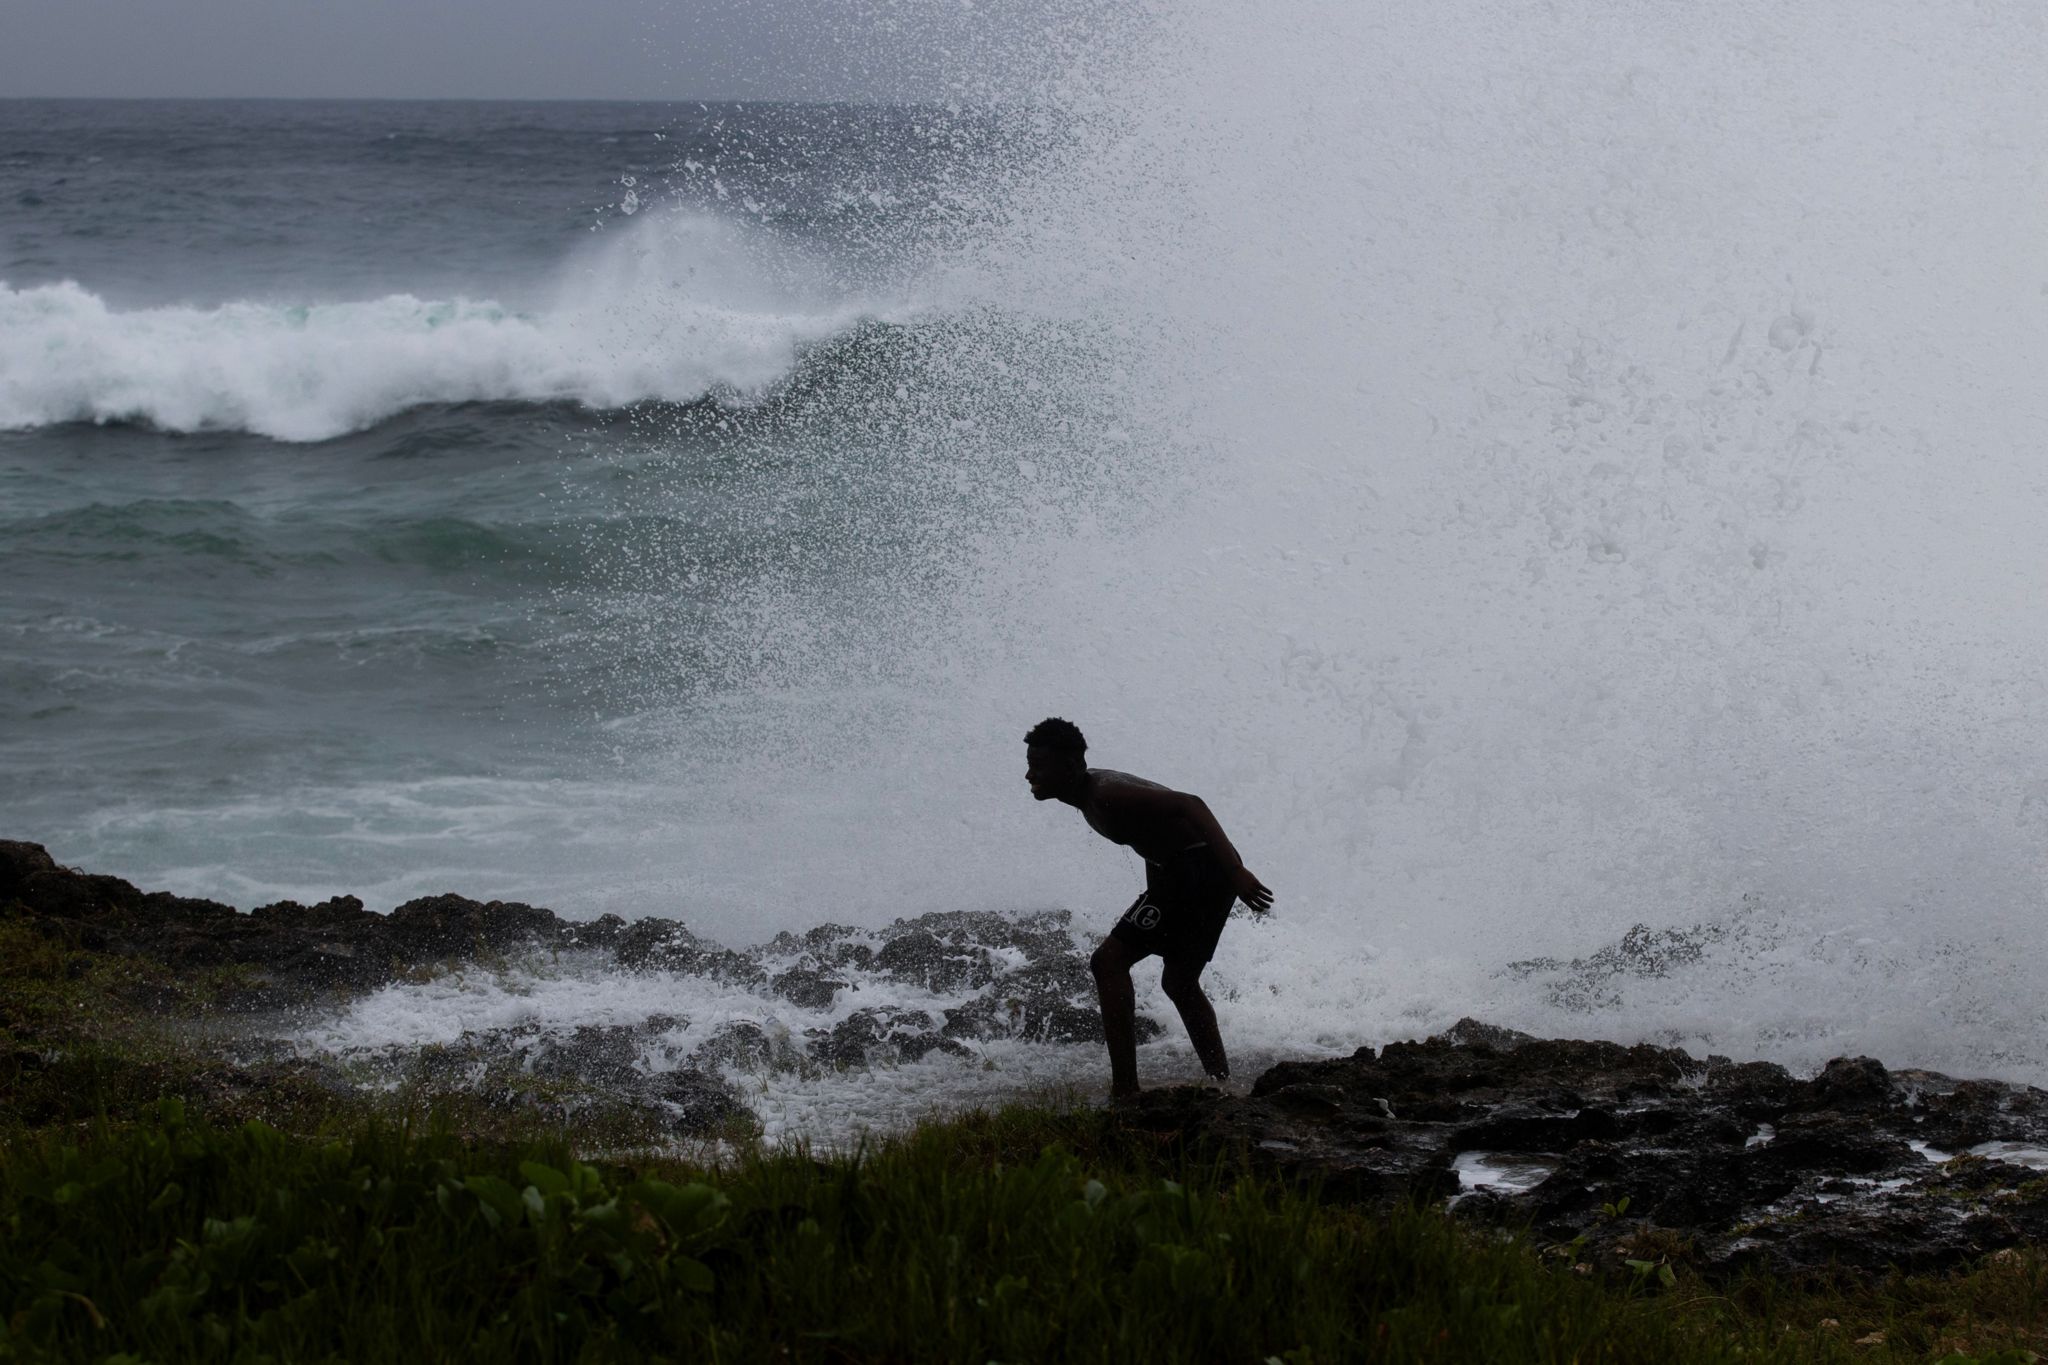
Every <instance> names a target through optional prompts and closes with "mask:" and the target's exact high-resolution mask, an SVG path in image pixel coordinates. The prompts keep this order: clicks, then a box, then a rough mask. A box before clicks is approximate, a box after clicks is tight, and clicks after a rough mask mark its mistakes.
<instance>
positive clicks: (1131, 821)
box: [1080, 768, 1204, 862]
mask: <svg viewBox="0 0 2048 1365" xmlns="http://www.w3.org/2000/svg"><path fill="white" fill-rule="evenodd" d="M1171 790H1173V789H1172V788H1171V787H1167V786H1163V785H1161V784H1160V783H1157V782H1149V781H1147V780H1146V779H1144V778H1142V777H1134V776H1132V775H1131V774H1130V773H1120V772H1118V771H1116V770H1115V769H1114V768H1090V769H1089V770H1088V791H1087V793H1086V794H1085V795H1084V796H1083V797H1082V798H1081V801H1080V810H1081V815H1082V818H1084V819H1086V820H1087V821H1088V827H1089V828H1090V829H1093V830H1094V831H1095V832H1096V833H1097V834H1100V835H1101V836H1102V837H1103V838H1105V839H1107V840H1109V841H1110V842H1111V843H1113V844H1123V845H1125V846H1126V847H1128V848H1130V849H1131V850H1132V851H1133V852H1135V853H1136V854H1137V855H1138V856H1139V857H1141V858H1144V859H1146V860H1148V861H1150V862H1164V861H1165V860H1166V859H1168V858H1170V857H1172V856H1173V855H1175V854H1177V853H1183V852H1185V851H1187V850H1188V849H1189V848H1192V847H1194V846H1196V845H1199V844H1201V843H1203V842H1204V840H1203V838H1202V834H1201V831H1200V830H1198V829H1197V828H1196V827H1195V825H1194V824H1193V822H1192V821H1190V820H1188V819H1187V818H1186V817H1185V816H1179V815H1172V816H1161V815H1158V814H1156V813H1154V812H1153V811H1151V810H1148V809H1146V808H1145V807H1144V806H1143V805H1141V804H1139V803H1136V802H1130V801H1124V800H1119V797H1122V796H1125V795H1127V794H1134V793H1136V792H1138V791H1154V792H1163V791H1171Z"/></svg>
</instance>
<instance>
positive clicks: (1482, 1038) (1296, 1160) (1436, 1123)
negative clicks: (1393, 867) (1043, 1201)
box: [1128, 1020, 2048, 1272]
mask: <svg viewBox="0 0 2048 1365" xmlns="http://www.w3.org/2000/svg"><path fill="white" fill-rule="evenodd" d="M1128 1112H1129V1113H1130V1116H1131V1121H1132V1122H1133V1123H1134V1124H1137V1125H1139V1126H1141V1127H1144V1128H1148V1129H1151V1130H1154V1131H1156V1132H1158V1133H1160V1134H1161V1135H1162V1136H1163V1137H1171V1138H1174V1139H1177V1140H1179V1141H1182V1142H1189V1143H1207V1144H1220V1145H1223V1146H1226V1147H1228V1148H1231V1149H1233V1150H1236V1151H1238V1152H1240V1153H1242V1154H1243V1155H1244V1156H1245V1157H1247V1158H1248V1159H1249V1160H1251V1161H1252V1162H1253V1163H1255V1164H1257V1165H1260V1166H1263V1167H1266V1168H1269V1169H1272V1170H1275V1171H1278V1172H1281V1173H1284V1174H1286V1175H1289V1176H1296V1177H1305V1178H1311V1179H1313V1180H1315V1181H1317V1182H1319V1183H1320V1185H1321V1187H1322V1188H1323V1189H1324V1191H1325V1192H1326V1194H1328V1195H1329V1196H1330V1197H1333V1198H1342V1199H1347V1200H1363V1201H1365V1202H1368V1203H1374V1204H1386V1203H1390V1202H1393V1201H1397V1200H1401V1199H1410V1198H1421V1199H1434V1198H1439V1197H1443V1196H1446V1195H1457V1196H1458V1198H1457V1199H1456V1202H1455V1204H1454V1208H1455V1210H1456V1211H1457V1212H1458V1213H1459V1214H1460V1215H1461V1216H1465V1217H1470V1218H1475V1219H1480V1220H1486V1221H1495V1222H1499V1223H1502V1224H1506V1225H1520V1224H1527V1225H1529V1226H1532V1227H1533V1228H1534V1229H1535V1231H1536V1232H1537V1233H1538V1235H1540V1236H1542V1237H1544V1238H1548V1239H1550V1240H1552V1241H1554V1242H1556V1243H1558V1244H1562V1245H1570V1246H1572V1247H1573V1248H1574V1255H1575V1256H1580V1257H1585V1258H1588V1259H1594V1260H1598V1259H1599V1258H1600V1257H1603V1256H1604V1257H1606V1258H1608V1261H1609V1263H1611V1264H1618V1262H1619V1260H1620V1259H1624V1258H1627V1257H1630V1256H1633V1255H1635V1254H1637V1253H1638V1252H1640V1251H1641V1250H1642V1248H1644V1247H1645V1246H1684V1247H1688V1248H1690V1255H1691V1256H1692V1257H1693V1259H1694V1260H1695V1261H1696V1262H1697V1263H1698V1264H1699V1265H1700V1266H1702V1267H1706V1268H1714V1269H1727V1268H1733V1267H1738V1266H1741V1265H1745V1264H1762V1265H1764V1266H1767V1267H1768V1268H1770V1269H1772V1270H1776V1271H1780V1272H1786V1271H1806V1270H1820V1269H1824V1268H1827V1267H1830V1266H1833V1267H1837V1268H1840V1269H1846V1270H1850V1271H1858V1272H1861V1271H1869V1272H1878V1271H1882V1270H1884V1269H1885V1268H1887V1267H1889V1266H1899V1267H1902V1268H1906V1269H1913V1270H1931V1269H1939V1268H1942V1267H1947V1266H1952V1265H1956V1264H1960V1263H1962V1262H1965V1261H1967V1260H1969V1259H1971V1258H1972V1257H1976V1256H1980V1255H1983V1254H1985V1253H1988V1252H1990V1251H1993V1250H1996V1249H1998V1248H2001V1247H2005V1246H2010V1245H2014V1244H2016V1243H2019V1242H2034V1243H2038V1242H2039V1241H2041V1240H2042V1239H2043V1238H2044V1237H2048V1178H2044V1176H2043V1172H2042V1171H2041V1170H2040V1169H2036V1168H2034V1167H2029V1166H2027V1165H2021V1164H2014V1163H2012V1162H2010V1161H2006V1160H2000V1159H1997V1157H1998V1154H1999V1152H2008V1153H2009V1152H2011V1151H2015V1150H2018V1151H2024V1152H2030V1153H2033V1155H2030V1156H2028V1160H2030V1161H2033V1162H2035V1163H2036V1166H2038V1165H2039V1164H2040V1163H2042V1162H2043V1161H2044V1160H2048V1152H2043V1151H2042V1150H2041V1149H2043V1148H2048V1093H2044V1092H2042V1091H2039V1090H2034V1089H2030V1088H2028V1087H2025V1086H2018V1085H2007V1084H2003V1083H1999V1082H1991V1081H1953V1080H1950V1079H1948V1078H1947V1077H1942V1076H1937V1075H1934V1074H1932V1073H1928V1072H1887V1071H1886V1070H1885V1068H1884V1067H1883V1066H1882V1065H1880V1064H1879V1063H1877V1062H1874V1061H1872V1060H1871V1059H1869V1058H1867V1057H1858V1058H1841V1059H1837V1060H1836V1061H1834V1062H1831V1063H1830V1064H1829V1065H1828V1066H1827V1067H1826V1068H1825V1069H1824V1070H1823V1071H1822V1072H1821V1074H1820V1075H1818V1076H1816V1077H1814V1078H1813V1079H1812V1080H1808V1081H1801V1080H1798V1079H1796V1078H1794V1077H1793V1076H1791V1075H1790V1074H1789V1073H1787V1072H1786V1071H1785V1070H1784V1069H1783V1068H1782V1067H1777V1066H1772V1065H1770V1064H1768V1063H1758V1062H1752V1063H1745V1064H1741V1065H1737V1064H1734V1063H1730V1062H1728V1061H1727V1060H1726V1059H1723V1058H1715V1059H1711V1060H1710V1061H1704V1062H1703V1061H1700V1060H1698V1059H1696V1058H1693V1057H1691V1056H1690V1055H1688V1054H1686V1053H1684V1052H1682V1051H1679V1050H1677V1049H1675V1048H1660V1047H1652V1046H1648V1045H1639V1046H1635V1047H1624V1046H1622V1045H1620V1044H1616V1043H1604V1042H1573V1041H1563V1040H1547V1039H1536V1038H1530V1037H1528V1036H1527V1035H1522V1034H1512V1033H1509V1032H1508V1031H1506V1030H1499V1029H1495V1028H1492V1027H1491V1026H1488V1025H1483V1024H1477V1023H1475V1022H1473V1021H1470V1020H1465V1021H1461V1022H1460V1023H1459V1024H1458V1025H1457V1026H1455V1027H1454V1028H1452V1029H1451V1030H1449V1031H1447V1032H1446V1033H1444V1034H1441V1035H1438V1036H1437V1037H1435V1038H1431V1039H1430V1040H1428V1041H1427V1042H1423V1043H1394V1044H1391V1045H1389V1046H1388V1047H1386V1048H1385V1049H1384V1050H1382V1051H1380V1052H1378V1053H1375V1052H1374V1051H1373V1050H1372V1049H1370V1048H1362V1049H1360V1050H1359V1051H1358V1052H1356V1053H1354V1054H1353V1055H1352V1056H1350V1057H1346V1058H1338V1059H1333V1060H1329V1061H1321V1062H1285V1063H1282V1064H1280V1065H1279V1066H1276V1067H1274V1068H1272V1069H1271V1070H1270V1071H1268V1072H1266V1073H1265V1074H1264V1075H1263V1076H1261V1077H1259V1079H1258V1080H1257V1082H1256V1083H1255V1084H1254V1085H1253V1087H1252V1092H1251V1095H1250V1096H1249V1097H1247V1098H1245V1099H1242V1100H1234V1099H1230V1098H1227V1097H1222V1096H1219V1095H1215V1094H1213V1093H1208V1092H1198V1091H1190V1090H1185V1089H1183V1090H1168V1091H1164V1092H1158V1093H1148V1094H1146V1095H1144V1096H1141V1097H1140V1098H1139V1100H1138V1101H1137V1103H1135V1104H1134V1105H1132V1106H1131V1108H1130V1110H1129V1111H1128ZM2001 1143H2003V1144H2014V1146H2013V1147H2011V1148H1995V1149H1991V1156H1990V1158H1989V1159H1987V1157H1985V1156H1981V1155H1974V1156H1973V1155H1969V1154H1967V1151H1968V1148H1970V1147H1973V1146H1975V1147H1980V1148H1981V1147H1984V1146H1985V1144H2001ZM1956 1153H1962V1154H1961V1155H1954V1154H1956ZM1461 1161H1468V1162H1469V1161H1479V1162H1482V1163H1502V1164H1505V1163H1507V1162H1515V1163H1530V1162H1533V1163H1536V1171H1537V1174H1538V1175H1539V1176H1541V1177H1542V1178H1540V1179H1536V1180H1534V1181H1533V1182H1532V1183H1531V1184H1530V1185H1529V1187H1527V1188H1523V1189H1519V1190H1516V1189H1512V1188H1499V1187H1497V1188H1494V1189H1491V1190H1485V1189H1481V1190H1466V1191H1463V1192H1462V1193H1461V1192H1460V1187H1461V1183H1462V1181H1461V1177H1460V1175H1459V1173H1458V1165H1459V1163H1460V1162H1461ZM1546 1170H1547V1175H1546V1174H1545V1171H1546ZM1660 1254H1661V1253H1660Z"/></svg>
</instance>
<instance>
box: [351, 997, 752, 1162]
mask: <svg viewBox="0 0 2048 1365" xmlns="http://www.w3.org/2000/svg"><path fill="white" fill-rule="evenodd" d="M650 1022H651V1021H650ZM665 1032H667V1030H665V1029H657V1028H651V1027H649V1026H648V1025H640V1026H637V1027H636V1026H629V1025H603V1026H586V1027H582V1028H576V1029H572V1030H569V1031H567V1032H558V1031H557V1032H551V1031H548V1030H544V1029H541V1028H539V1027H537V1026H535V1025H531V1024H527V1025H522V1026H519V1027H516V1028H505V1029H484V1030H477V1031H473V1032H470V1033H465V1034H463V1035H462V1037H461V1038H460V1039H459V1040H457V1041H456V1042H453V1043H440V1044H433V1045H430V1046H427V1047H422V1048H389V1049H384V1050H382V1051H381V1053H379V1054H375V1055H365V1056H359V1057H357V1058H356V1059H355V1061H356V1062H357V1064H358V1065H363V1066H367V1067H369V1068H370V1069H371V1070H372V1071H373V1072H377V1073H381V1074H383V1075H387V1076H390V1077H391V1078H393V1079H395V1080H397V1081H398V1082H399V1083H400V1084H401V1085H403V1086H405V1087H406V1088H407V1089H408V1090H409V1091H411V1092H412V1093H413V1094H415V1095H417V1096H419V1097H422V1098H426V1099H434V1098H436V1097H440V1096H455V1095H468V1096H477V1097H480V1098H482V1099H483V1100H485V1101H486V1102H488V1103H489V1104H491V1105H492V1106H494V1107H496V1108H498V1109H500V1110H504V1111H510V1112H520V1111H523V1112H526V1113H530V1114H532V1115H534V1116H535V1117H538V1118H541V1119H544V1120H547V1121H549V1122H555V1123H579V1122H584V1121H587V1120H588V1119H590V1118H592V1117H593V1116H605V1117H609V1118H610V1119H612V1120H613V1121H614V1122H624V1123H626V1124H629V1125H630V1126H632V1127H634V1128H637V1129H640V1130H643V1131H645V1130H651V1131H655V1132H663V1133H667V1134H670V1135H672V1136H676V1137H698V1136H704V1135H707V1134H717V1133H720V1132H722V1131H724V1129H725V1128H726V1126H727V1125H729V1124H731V1123H733V1122H734V1121H736V1120H738V1121H742V1122H744V1121H745V1120H746V1118H747V1116H748V1110H747V1108H746V1105H745V1104H744V1103H743V1102H742V1101H741V1100H740V1098H739V1096H738V1095H737V1094H736V1093H735V1092H734V1090H733V1088H732V1086H731V1085H730V1084H729V1083H728V1082H726V1081H725V1080H723V1079H721V1078H720V1077H718V1076H716V1075H714V1074H713V1073H711V1072H708V1071H705V1070H703V1069H702V1068H700V1067H698V1066H696V1065H692V1064H680V1065H679V1064H678V1062H679V1060H680V1052H681V1049H679V1048H677V1047H674V1046H671V1045H668V1044H667V1043H665V1042H664V1041H663V1040H662V1038H661V1035H662V1034H664V1033H665Z"/></svg>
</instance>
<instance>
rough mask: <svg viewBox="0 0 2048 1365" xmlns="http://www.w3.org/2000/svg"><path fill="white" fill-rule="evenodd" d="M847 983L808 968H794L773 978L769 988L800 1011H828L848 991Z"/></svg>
mask: <svg viewBox="0 0 2048 1365" xmlns="http://www.w3.org/2000/svg"><path fill="white" fill-rule="evenodd" d="M846 984H847V983H846V982H844V981H837V980H834V979H833V978H831V977H829V976H826V975H825V974H824V973H823V972H819V971H813V970H812V969H810V968H808V967H792V968H790V969H789V970H788V971H786V972H782V973H780V974H779V975H777V976H775V977H773V978H771V979H770V980H769V982H768V985H769V988H770V989H771V990H773V991H774V992H775V993H776V994H777V995H779V996H781V997H782V998H783V999H784V1000H787V1001H788V1002H789V1003H790V1004H792V1005H795V1006H797V1007H798V1008H799V1009H807V1010H828V1009H831V1008H832V1001H833V999H834V998H835V997H836V996H837V995H838V994H839V992H841V991H843V990H845V989H846Z"/></svg>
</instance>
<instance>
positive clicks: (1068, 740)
mask: <svg viewBox="0 0 2048 1365" xmlns="http://www.w3.org/2000/svg"><path fill="white" fill-rule="evenodd" d="M1024 742H1025V743H1026V744H1042V745H1044V746H1045V747H1046V748H1048V749H1064V750H1066V751H1067V752H1068V753H1071V754H1085V753H1087V752H1088V741H1087V740H1086V739H1083V738H1082V737H1081V727H1080V726H1078V725H1076V724H1074V722H1072V721H1070V720H1061V719H1060V718H1059V717H1058V716H1047V717H1046V718H1045V719H1044V720H1042V721H1040V722H1038V724H1036V725H1034V726H1032V727H1031V733H1029V734H1027V735H1025V736H1024Z"/></svg>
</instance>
